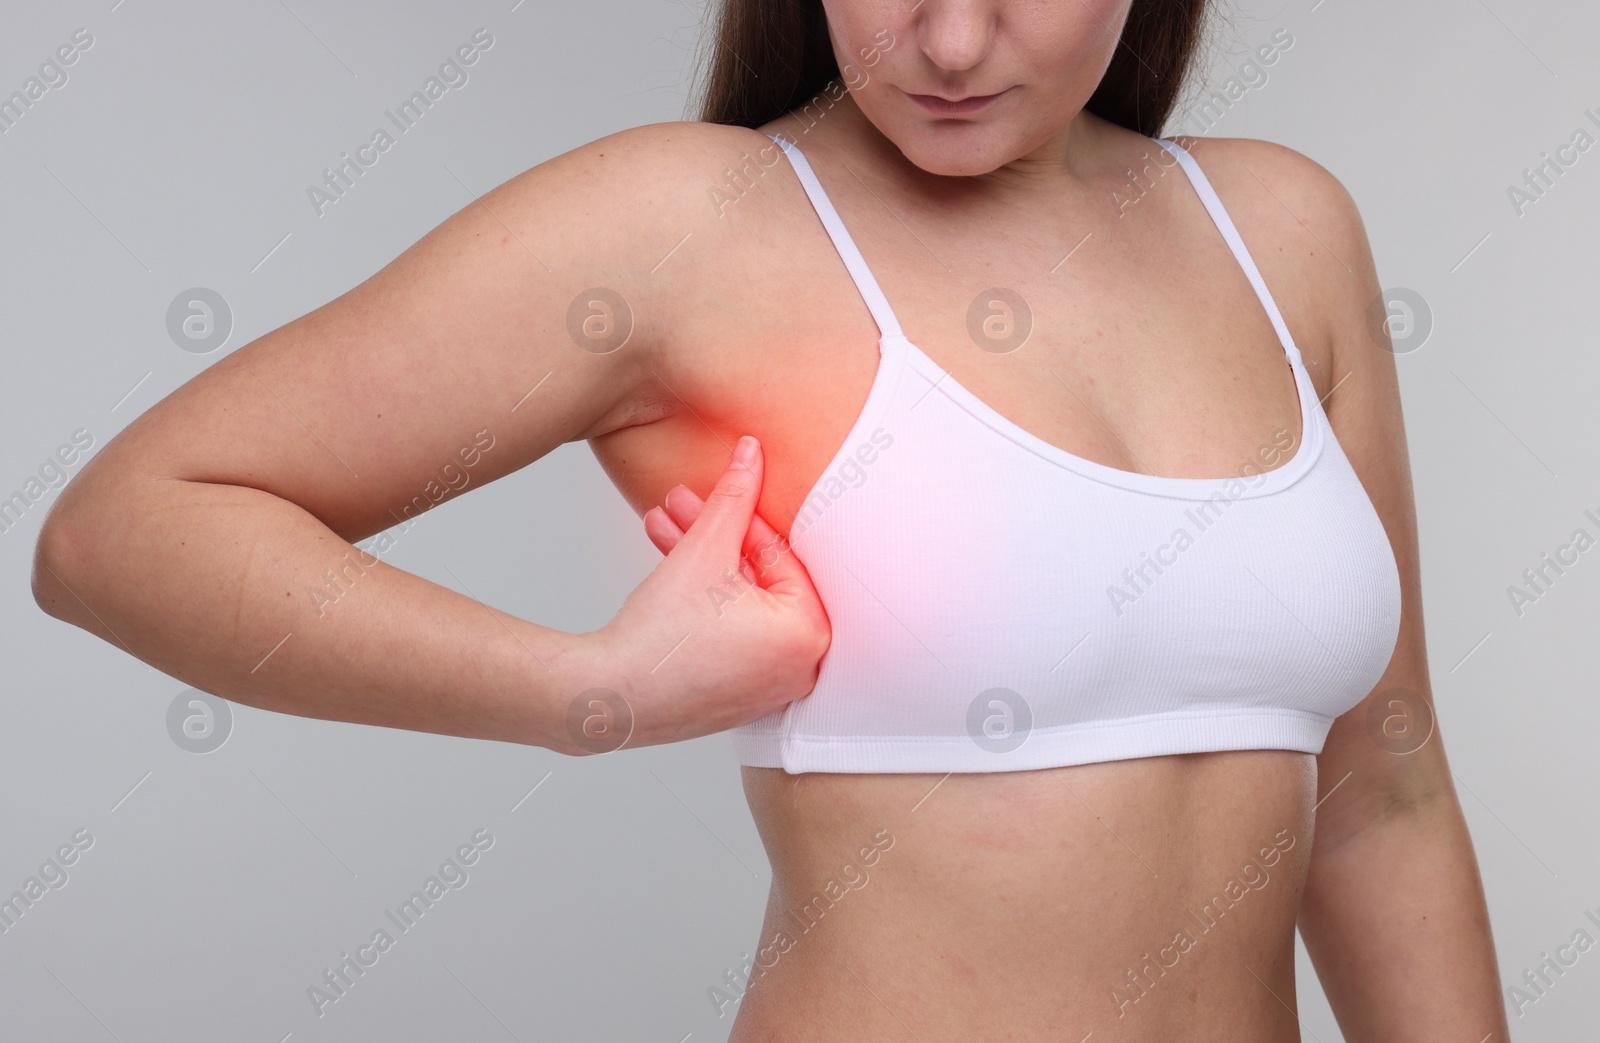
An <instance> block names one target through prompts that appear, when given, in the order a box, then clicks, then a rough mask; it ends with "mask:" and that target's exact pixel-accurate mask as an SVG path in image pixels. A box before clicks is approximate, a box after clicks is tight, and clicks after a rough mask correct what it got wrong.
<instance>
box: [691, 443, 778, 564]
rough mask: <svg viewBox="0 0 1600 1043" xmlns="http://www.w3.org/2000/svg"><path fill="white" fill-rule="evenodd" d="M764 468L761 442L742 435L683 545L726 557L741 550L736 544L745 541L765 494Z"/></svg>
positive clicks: (729, 557)
mask: <svg viewBox="0 0 1600 1043" xmlns="http://www.w3.org/2000/svg"><path fill="white" fill-rule="evenodd" d="M740 448H743V449H746V450H748V457H749V458H748V459H747V460H741V459H739V455H740V454H739V452H738V449H740ZM763 471H764V467H763V460H762V452H761V444H760V443H759V442H757V441H756V440H755V439H754V438H753V437H751V436H749V435H746V436H744V437H743V438H741V439H739V445H738V447H736V450H735V453H734V455H733V457H732V458H730V459H729V461H728V466H727V467H725V468H724V469H723V471H722V474H721V475H719V476H718V478H717V483H716V485H714V486H712V488H711V493H710V495H709V496H707V497H706V499H705V502H704V503H703V504H701V505H700V509H699V510H698V512H697V513H696V516H695V518H694V524H693V525H692V526H689V527H687V528H686V529H685V531H684V535H683V540H682V541H680V545H681V546H682V547H683V548H684V549H685V550H689V551H692V552H694V553H696V554H698V553H701V552H702V551H703V552H704V553H705V554H707V555H708V556H710V557H712V558H717V559H724V560H728V559H731V558H732V556H733V555H734V554H736V553H738V552H737V550H736V548H738V547H740V546H741V545H742V544H743V542H744V536H745V532H746V531H747V530H748V529H749V528H750V518H751V515H753V514H754V513H755V509H756V500H757V499H759V498H760V496H761V480H762V476H763Z"/></svg>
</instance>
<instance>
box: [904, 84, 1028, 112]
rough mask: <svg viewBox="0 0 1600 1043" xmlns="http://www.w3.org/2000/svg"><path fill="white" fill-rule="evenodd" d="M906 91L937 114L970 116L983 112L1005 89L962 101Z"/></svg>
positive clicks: (914, 99)
mask: <svg viewBox="0 0 1600 1043" xmlns="http://www.w3.org/2000/svg"><path fill="white" fill-rule="evenodd" d="M1010 89H1011V88H1009V87H1007V88H1006V90H1010ZM906 93H907V94H908V95H910V97H911V99H912V100H913V101H915V102H916V103H917V104H918V105H921V106H922V107H923V108H925V109H927V110H928V111H929V112H931V113H933V114H934V115H936V116H970V115H971V114H972V113H974V112H981V111H983V110H984V109H986V108H988V107H989V105H990V103H992V102H993V101H994V100H995V99H996V98H998V97H1000V94H1004V93H1005V91H1001V92H1000V94H980V95H975V96H973V97H970V98H962V99H961V100H960V101H945V100H944V99H943V98H940V97H938V96H937V95H933V94H911V92H910V91H907V92H906Z"/></svg>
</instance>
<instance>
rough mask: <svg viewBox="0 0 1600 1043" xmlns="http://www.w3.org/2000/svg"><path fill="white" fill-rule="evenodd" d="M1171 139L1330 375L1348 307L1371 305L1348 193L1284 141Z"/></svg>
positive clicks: (1357, 217)
mask: <svg viewBox="0 0 1600 1043" xmlns="http://www.w3.org/2000/svg"><path fill="white" fill-rule="evenodd" d="M1170 140H1173V141H1175V142H1177V143H1178V144H1179V145H1181V146H1183V148H1184V149H1185V150H1187V151H1188V152H1189V153H1190V155H1191V156H1193V158H1194V160H1195V162H1196V163H1198V164H1199V165H1200V168H1201V169H1202V170H1203V171H1204V172H1205V175H1206V179H1207V180H1208V181H1210V182H1211V185H1212V187H1213V188H1214V189H1216V192H1217V195H1218V196H1219V197H1220V198H1221V200H1222V202H1223V205H1224V206H1225V207H1226V208H1227V210H1228V215H1229V216H1230V217H1231V218H1232V219H1233V222H1234V224H1235V226H1237V227H1238V229H1239V234H1240V236H1241V237H1242V238H1243V239H1244V241H1245V245H1246V246H1247V247H1248V248H1249V250H1250V254H1251V257H1252V259H1253V260H1254V261H1255V262H1256V266H1257V267H1258V268H1260V269H1261V275H1262V278H1263V279H1264V280H1266V283H1267V285H1268V287H1269V288H1270V289H1271V291H1272V295H1273V297H1274V299H1276V300H1277V302H1278V306H1279V309H1280V310H1281V311H1283V313H1284V319H1285V321H1286V322H1288V323H1289V326H1290V329H1291V330H1292V331H1293V332H1294V334H1295V340H1296V343H1297V344H1298V346H1299V347H1300V349H1301V354H1302V355H1303V356H1305V358H1306V361H1307V364H1308V366H1311V367H1312V370H1313V373H1314V375H1317V376H1318V377H1319V378H1320V377H1321V375H1322V374H1318V373H1317V372H1316V371H1317V370H1318V369H1319V368H1322V369H1324V372H1331V371H1332V369H1333V368H1334V367H1335V365H1336V360H1335V348H1336V342H1337V341H1338V340H1339V337H1338V335H1337V331H1338V330H1339V329H1340V328H1341V326H1343V325H1345V324H1346V323H1347V321H1348V317H1349V315H1350V314H1351V312H1352V310H1353V311H1354V312H1356V313H1358V314H1360V315H1365V313H1366V311H1367V308H1368V305H1369V304H1370V303H1371V302H1370V301H1369V300H1367V296H1369V295H1368V294H1366V287H1367V285H1368V283H1369V282H1370V281H1371V274H1372V269H1373V260H1372V250H1371V245H1370V243H1369V242H1368V239H1367V233H1366V227H1365V224H1364V223H1363V221H1362V219H1361V212H1360V210H1359V208H1358V207H1357V205H1356V201H1355V198H1354V197H1353V196H1352V194H1351V193H1350V191H1349V190H1348V189H1347V188H1346V187H1345V185H1344V184H1343V183H1342V182H1341V181H1340V180H1339V178H1338V177H1336V176H1335V175H1334V174H1333V173H1332V172H1331V171H1330V170H1328V168H1327V167H1325V166H1323V165H1322V164H1321V163H1319V162H1317V161H1316V160H1315V159H1312V158H1311V157H1310V156H1307V155H1305V154H1304V153H1302V152H1299V151H1297V150H1295V149H1293V148H1290V147H1289V146H1287V145H1281V144H1279V143H1277V142H1273V141H1264V140H1261V139H1257V138H1221V137H1218V138H1212V137H1188V136H1177V137H1174V138H1172V139H1170ZM1297 316H1298V318H1299V322H1298V323H1297V322H1296V318H1297Z"/></svg>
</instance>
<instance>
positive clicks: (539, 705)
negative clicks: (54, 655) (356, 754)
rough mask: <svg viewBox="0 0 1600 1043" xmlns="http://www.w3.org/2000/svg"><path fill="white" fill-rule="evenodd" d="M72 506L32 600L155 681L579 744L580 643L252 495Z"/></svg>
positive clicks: (274, 704) (108, 498) (93, 499)
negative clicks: (138, 663) (570, 719)
mask: <svg viewBox="0 0 1600 1043" xmlns="http://www.w3.org/2000/svg"><path fill="white" fill-rule="evenodd" d="M81 499H82V500H83V501H84V502H83V503H82V504H81V505H80V504H74V505H73V506H74V508H75V509H74V510H73V511H70V512H65V513H64V514H63V516H62V517H61V518H56V517H52V518H51V519H50V520H49V522H48V523H47V525H46V531H45V532H44V533H43V534H42V535H41V538H40V544H39V550H38V554H37V558H36V564H35V570H34V592H35V597H36V598H37V600H38V602H39V604H40V606H41V607H43V608H44V609H45V611H47V612H49V613H50V614H51V615H53V616H56V617H57V618H59V619H62V620H65V621H66V622H69V623H72V624H74V625H76V626H79V627H82V628H83V629H85V630H88V631H89V632H91V633H93V634H96V635H98V636H100V637H101V638H104V639H105V640H106V641H109V642H111V643H112V644H114V645H116V646H118V647H120V648H122V649H123V650H125V651H127V652H128V653H130V654H131V655H134V656H137V657H138V658H139V659H142V660H143V661H145V662H146V663H149V664H150V665H151V666H153V667H155V668H157V669H159V670H161V671H163V672H164V673H167V674H169V675H171V676H173V677H176V678H178V679H180V680H182V681H184V682H186V683H187V684H190V685H193V686H194V687H196V688H199V689H201V690H203V691H206V692H210V693H212V694H214V695H219V696H222V697H223V698H226V699H230V700H233V701H235V702H239V703H244V704H246V705H249V706H256V707H260V708H262V709H267V710H275V711H279V712H282V713H291V714H298V715H300V716H303V717H316V718H323V719H326V720H337V721H350V722H355V723H361V724H376V725H383V726H387V727H392V728H408V729H414V730H418V731H428V732H438V733H442V734H447V735H460V736H468V737H473V738H484V739H498V740H503V741H507V742H517V743H527V744H533V745H540V746H547V747H550V748H552V749H557V750H560V751H561V752H575V751H574V750H572V749H570V748H564V747H570V745H571V744H570V743H568V742H567V739H566V734H565V727H566V726H565V720H566V710H567V706H568V704H569V703H570V702H571V700H572V699H573V698H574V697H576V696H577V695H578V694H579V693H580V692H582V691H584V690H585V689H587V688H590V687H593V686H595V685H598V684H602V683H603V681H602V680H599V679H596V678H594V677H593V676H592V675H591V671H592V669H593V667H592V665H590V664H592V662H593V660H590V659H586V658H585V656H584V654H583V653H584V652H585V651H587V649H588V643H587V635H576V634H567V633H563V632H561V631H558V630H552V629H549V628H545V627H540V626H537V625H535V624H532V623H529V622H527V621H526V620H522V619H518V618H517V617H515V616H512V615H509V614H507V613H504V612H500V611H498V610H496V609H493V608H490V607H488V606H486V605H484V604H482V603H480V602H478V601H475V600H473V599H471V598H468V597H465V596H462V595H460V594H457V593H455V592H454V591H452V590H449V589H448V588H446V587H442V586H440V585H438V584H435V583H432V582H430V581H428V580H425V579H423V578H421V577H419V576H416V575H413V574H411V573H408V572H405V571H404V570H401V569H397V568H394V567H393V566H390V565H388V564H386V563H383V562H381V561H379V560H378V559H377V558H375V557H373V556H371V555H369V554H365V553H363V552H361V551H359V550H357V549H356V548H354V547H352V546H351V544H350V543H348V542H347V541H345V540H344V539H342V538H340V537H339V536H338V535H337V534H336V533H334V532H333V531H332V530H331V529H329V528H328V527H327V526H326V525H324V524H323V523H322V522H320V521H319V520H318V519H317V518H316V517H314V516H313V515H311V514H310V513H308V512H307V511H305V510H304V509H302V508H300V507H299V506H297V505H296V504H294V503H291V502H289V501H287V500H284V499H282V498H280V497H277V496H274V495H272V494H270V493H267V492H263V491H261V490H258V489H252V488H247V487H243V486H236V485H217V484H207V483H201V482H187V481H176V480H168V481H162V480H140V481H133V480H127V481H125V482H123V483H122V484H121V485H120V487H119V488H117V489H116V490H115V492H114V493H110V492H108V491H106V490H99V491H98V492H97V493H96V494H95V495H92V496H83V497H81ZM57 506H58V508H61V507H64V506H66V504H65V502H63V503H61V504H58V505H57Z"/></svg>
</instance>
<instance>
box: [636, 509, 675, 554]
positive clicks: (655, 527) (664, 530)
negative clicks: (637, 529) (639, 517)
mask: <svg viewBox="0 0 1600 1043" xmlns="http://www.w3.org/2000/svg"><path fill="white" fill-rule="evenodd" d="M644 532H645V535H646V536H649V537H650V542H651V543H653V544H655V545H656V550H658V551H660V552H661V553H663V554H671V553H672V548H673V547H676V546H677V545H678V541H679V540H681V539H683V530H682V529H681V528H679V527H678V525H677V523H676V522H674V521H673V519H672V515H670V514H668V513H667V512H666V511H664V510H662V509H661V508H660V507H652V508H650V509H649V510H648V511H645V512H644Z"/></svg>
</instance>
